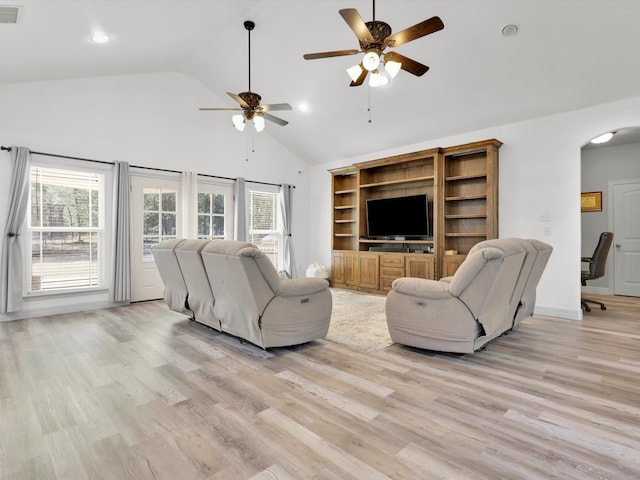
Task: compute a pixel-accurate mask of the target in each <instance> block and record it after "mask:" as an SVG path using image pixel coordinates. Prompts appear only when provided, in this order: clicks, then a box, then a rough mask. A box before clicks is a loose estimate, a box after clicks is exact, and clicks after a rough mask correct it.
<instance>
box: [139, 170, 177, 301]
mask: <svg viewBox="0 0 640 480" xmlns="http://www.w3.org/2000/svg"><path fill="white" fill-rule="evenodd" d="M180 216H181V215H180V180H179V178H176V179H175V180H174V179H170V178H159V177H151V176H138V175H132V177H131V300H132V301H134V302H140V301H144V300H155V299H159V298H163V290H164V283H163V282H162V278H161V277H160V274H159V273H158V269H157V268H156V264H155V262H154V261H153V256H152V255H151V250H150V247H151V245H153V244H156V243H158V242H160V241H162V240H171V239H174V238H179V237H181V236H182V232H181V225H182V222H181V218H180Z"/></svg>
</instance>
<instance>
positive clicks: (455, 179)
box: [444, 173, 487, 182]
mask: <svg viewBox="0 0 640 480" xmlns="http://www.w3.org/2000/svg"><path fill="white" fill-rule="evenodd" d="M474 178H487V174H486V173H476V174H473V175H456V176H454V177H447V178H445V179H444V180H445V181H446V182H459V181H462V180H472V179H474Z"/></svg>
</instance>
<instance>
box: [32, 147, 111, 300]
mask: <svg viewBox="0 0 640 480" xmlns="http://www.w3.org/2000/svg"><path fill="white" fill-rule="evenodd" d="M33 168H41V169H53V170H68V171H74V172H83V173H87V174H96V175H102V186H101V190H102V191H101V192H99V195H100V196H101V197H102V198H101V199H100V203H99V210H98V217H99V224H100V226H99V227H98V228H96V229H93V228H87V227H78V228H73V231H89V230H91V231H96V232H97V234H98V235H99V236H100V239H99V240H100V245H101V248H99V249H98V252H97V263H98V284H97V285H92V286H83V287H69V288H56V289H50V290H32V289H31V287H32V283H31V282H32V263H33V262H32V248H33V241H32V240H33V234H34V233H35V232H36V231H51V230H45V229H42V228H40V227H36V229H34V227H32V225H31V169H33ZM112 203H113V165H112V164H109V163H101V162H90V161H86V160H73V159H65V158H56V159H55V161H52V160H51V159H46V158H35V157H34V158H32V159H31V165H30V171H29V200H28V205H29V206H28V208H27V215H26V216H25V228H24V234H23V235H22V250H23V253H22V256H23V282H22V295H23V297H46V296H59V295H68V294H78V293H82V292H93V293H95V292H101V291H108V290H109V289H110V288H111V287H110V286H111V281H112V278H111V277H112V272H111V268H109V267H110V261H109V259H111V257H112V252H113V248H112V245H113V239H112V238H111V237H112V235H110V234H109V232H112V231H113V206H112ZM54 230H55V229H54Z"/></svg>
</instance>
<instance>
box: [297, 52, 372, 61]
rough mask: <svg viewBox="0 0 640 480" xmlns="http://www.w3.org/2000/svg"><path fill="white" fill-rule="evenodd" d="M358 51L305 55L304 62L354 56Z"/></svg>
mask: <svg viewBox="0 0 640 480" xmlns="http://www.w3.org/2000/svg"><path fill="white" fill-rule="evenodd" d="M356 53H360V50H335V51H333V52H319V53H305V54H304V55H303V57H304V59H305V60H315V59H316V58H328V57H342V56H344V55H355V54H356Z"/></svg>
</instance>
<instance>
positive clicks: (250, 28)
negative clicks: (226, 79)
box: [244, 20, 256, 91]
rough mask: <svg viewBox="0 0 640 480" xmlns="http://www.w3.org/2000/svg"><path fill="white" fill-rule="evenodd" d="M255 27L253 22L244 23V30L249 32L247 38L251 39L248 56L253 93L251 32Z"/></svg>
mask: <svg viewBox="0 0 640 480" xmlns="http://www.w3.org/2000/svg"><path fill="white" fill-rule="evenodd" d="M255 27H256V24H255V23H253V22H252V21H251V20H246V21H245V22H244V28H245V29H246V30H247V36H248V37H249V42H248V47H249V48H248V50H249V54H248V55H247V57H248V59H249V91H251V30H253V29H254V28H255Z"/></svg>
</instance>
